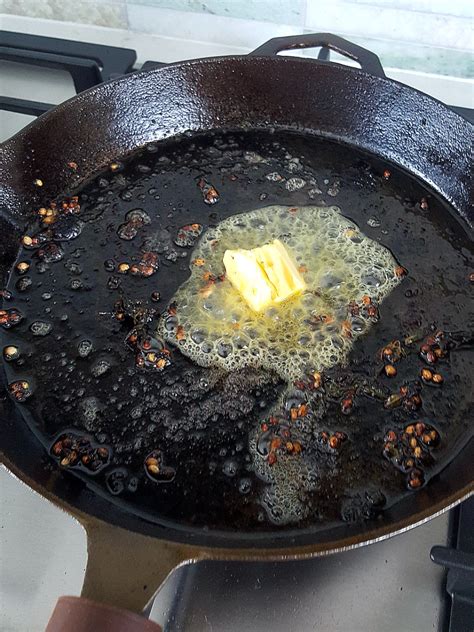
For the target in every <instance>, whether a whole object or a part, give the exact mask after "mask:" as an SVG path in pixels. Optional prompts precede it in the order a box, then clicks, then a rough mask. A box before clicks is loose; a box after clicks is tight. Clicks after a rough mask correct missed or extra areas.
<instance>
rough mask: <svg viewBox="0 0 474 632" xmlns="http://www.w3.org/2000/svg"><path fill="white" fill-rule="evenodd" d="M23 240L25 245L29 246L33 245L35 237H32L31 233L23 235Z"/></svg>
mask: <svg viewBox="0 0 474 632" xmlns="http://www.w3.org/2000/svg"><path fill="white" fill-rule="evenodd" d="M21 242H22V244H23V245H24V246H26V247H27V248H28V247H29V246H32V245H33V238H32V237H30V236H29V235H23V238H22V240H21Z"/></svg>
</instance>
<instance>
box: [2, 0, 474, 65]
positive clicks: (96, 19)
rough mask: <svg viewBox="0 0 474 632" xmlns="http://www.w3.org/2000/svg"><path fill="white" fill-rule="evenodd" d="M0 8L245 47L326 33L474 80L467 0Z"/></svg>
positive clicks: (29, 1)
mask: <svg viewBox="0 0 474 632" xmlns="http://www.w3.org/2000/svg"><path fill="white" fill-rule="evenodd" d="M1 11H3V12H4V13H9V14H13V15H29V16H35V17H41V18H47V19H50V20H60V21H66V22H75V23H83V24H96V25H100V26H105V27H113V28H121V29H128V30H131V31H136V32H142V33H149V34H153V35H158V36H164V37H174V38H179V39H181V40H187V41H193V42H197V41H202V42H206V43H216V44H222V45H225V46H229V47H233V48H240V47H241V48H246V49H248V50H251V49H252V48H255V47H256V46H258V45H259V44H261V43H262V42H264V41H265V40H267V39H269V38H271V37H276V36H279V35H291V34H294V33H301V32H311V31H329V32H334V33H337V34H339V35H343V36H346V37H347V38H349V39H352V40H353V41H355V42H356V43H359V44H361V45H364V46H366V47H367V48H370V49H371V50H373V51H374V52H375V53H377V54H378V55H379V56H380V57H381V59H382V62H383V64H384V65H385V66H390V67H396V68H401V69H408V70H417V71H424V72H431V73H436V74H442V75H452V76H458V77H474V61H473V51H474V45H473V44H474V25H473V12H474V1H473V0H451V1H450V2H447V1H446V0H0V12H1ZM58 34H59V35H60V33H58Z"/></svg>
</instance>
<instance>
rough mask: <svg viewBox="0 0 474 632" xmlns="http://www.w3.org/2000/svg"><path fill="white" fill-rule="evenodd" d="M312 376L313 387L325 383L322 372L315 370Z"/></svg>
mask: <svg viewBox="0 0 474 632" xmlns="http://www.w3.org/2000/svg"><path fill="white" fill-rule="evenodd" d="M311 377H312V378H313V383H312V387H313V388H314V389H318V388H321V385H322V383H323V378H322V375H321V373H318V371H314V372H313V373H312V374H311Z"/></svg>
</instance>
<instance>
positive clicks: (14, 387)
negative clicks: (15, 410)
mask: <svg viewBox="0 0 474 632" xmlns="http://www.w3.org/2000/svg"><path fill="white" fill-rule="evenodd" d="M8 390H9V391H10V395H11V396H12V397H13V398H14V399H15V400H16V401H17V402H20V403H21V402H24V401H26V400H27V399H28V397H30V396H31V394H32V391H31V388H30V384H29V382H27V381H26V380H18V381H17V382H12V383H11V384H9V385H8Z"/></svg>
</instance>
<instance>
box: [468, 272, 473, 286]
mask: <svg viewBox="0 0 474 632" xmlns="http://www.w3.org/2000/svg"><path fill="white" fill-rule="evenodd" d="M468 278H469V282H470V283H474V272H471V274H470V275H469V277H468Z"/></svg>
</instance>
